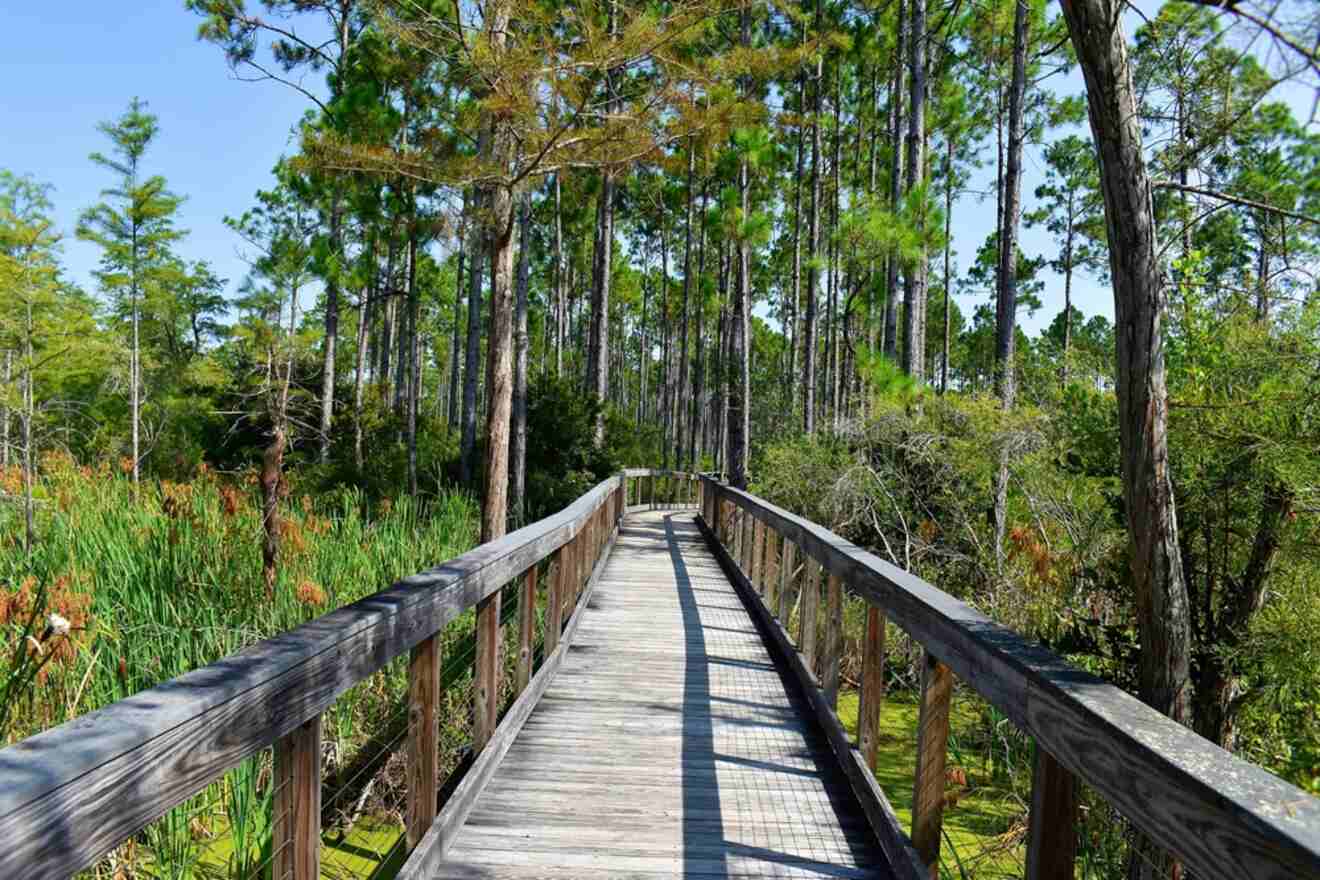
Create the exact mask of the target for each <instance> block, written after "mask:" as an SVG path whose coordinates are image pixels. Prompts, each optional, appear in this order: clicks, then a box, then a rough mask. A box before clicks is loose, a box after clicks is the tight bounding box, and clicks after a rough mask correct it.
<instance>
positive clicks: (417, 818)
mask: <svg viewBox="0 0 1320 880" xmlns="http://www.w3.org/2000/svg"><path fill="white" fill-rule="evenodd" d="M439 704H440V636H439V635H438V634H437V635H434V636H431V637H430V638H429V639H426V640H424V641H422V642H421V643H419V644H418V645H417V646H416V647H414V648H413V649H412V651H411V653H410V654H409V657H408V805H407V813H406V822H405V826H406V832H407V837H408V846H409V847H410V848H411V847H414V846H416V845H417V842H418V841H419V840H421V839H422V835H423V834H425V833H426V829H427V828H430V827H431V823H432V822H433V821H434V820H435V809H436V798H437V795H438V793H439V788H438V785H437V781H438V779H439V767H438V764H439V748H440V742H439V736H440V729H439V725H438V723H437V717H436V714H437V713H436V709H437V707H438V706H439Z"/></svg>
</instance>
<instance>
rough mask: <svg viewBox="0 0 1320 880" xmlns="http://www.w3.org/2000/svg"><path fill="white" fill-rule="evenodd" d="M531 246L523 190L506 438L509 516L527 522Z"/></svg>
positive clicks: (513, 522) (526, 198)
mask: <svg viewBox="0 0 1320 880" xmlns="http://www.w3.org/2000/svg"><path fill="white" fill-rule="evenodd" d="M530 249H531V199H530V197H529V196H528V195H527V194H524V195H523V197H522V199H521V204H520V205H519V210H518V280H517V297H516V302H515V305H514V315H513V335H514V340H513V344H514V362H513V404H512V406H513V416H512V417H513V427H512V433H511V436H510V438H509V520H510V524H511V525H512V526H513V527H514V528H520V527H522V525H523V523H524V522H526V510H525V505H526V494H527V492H526V486H527V348H528V338H527V282H528V277H527V274H528V251H529V250H530Z"/></svg>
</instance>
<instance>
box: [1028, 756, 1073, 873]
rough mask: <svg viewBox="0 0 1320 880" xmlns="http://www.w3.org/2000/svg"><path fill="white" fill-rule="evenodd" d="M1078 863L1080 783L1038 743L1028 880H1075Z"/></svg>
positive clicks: (1033, 785) (1029, 837) (1030, 818)
mask: <svg viewBox="0 0 1320 880" xmlns="http://www.w3.org/2000/svg"><path fill="white" fill-rule="evenodd" d="M1076 859H1077V780H1076V778H1075V777H1074V776H1073V775H1072V774H1071V773H1069V772H1068V770H1067V769H1066V768H1064V767H1063V765H1061V764H1060V763H1059V762H1058V761H1056V760H1054V756H1053V755H1051V754H1050V753H1049V752H1047V751H1045V749H1043V748H1041V746H1040V743H1036V760H1035V763H1034V765H1033V768H1032V773H1031V814H1030V815H1029V816H1028V817H1027V880H1053V878H1056V877H1072V876H1073V875H1074V864H1073V863H1074V862H1075V861H1076Z"/></svg>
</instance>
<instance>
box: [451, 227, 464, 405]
mask: <svg viewBox="0 0 1320 880" xmlns="http://www.w3.org/2000/svg"><path fill="white" fill-rule="evenodd" d="M466 255H467V251H466V250H465V249H464V247H463V231H462V230H461V228H460V232H459V235H458V253H457V254H456V255H455V262H456V263H457V266H456V271H455V275H454V328H453V333H452V334H451V336H450V342H449V412H448V414H447V418H446V421H447V422H448V424H449V429H450V430H451V431H452V430H453V429H455V428H457V427H458V385H459V382H458V377H459V373H460V372H461V370H462V367H461V365H460V364H461V362H460V361H459V352H460V351H461V350H462V348H463V342H462V335H461V333H460V328H461V327H462V326H463V259H464V257H465V256H466Z"/></svg>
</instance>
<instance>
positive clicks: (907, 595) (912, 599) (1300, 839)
mask: <svg viewBox="0 0 1320 880" xmlns="http://www.w3.org/2000/svg"><path fill="white" fill-rule="evenodd" d="M702 479H703V481H704V482H705V488H706V489H707V490H709V491H711V492H712V493H713V494H716V495H718V496H719V498H720V500H721V501H725V502H729V503H733V504H735V505H746V506H748V507H750V508H752V509H754V510H755V511H756V512H757V514H758V515H759V516H761V517H763V518H765V519H766V521H767V522H768V523H769V524H770V526H771V527H772V528H774V529H776V530H778V531H779V532H780V533H781V534H783V535H784V536H785V537H787V538H789V539H790V540H792V541H793V542H794V544H796V545H797V547H798V549H799V551H801V552H803V553H805V554H807V555H809V556H812V557H813V558H816V559H818V560H824V561H825V562H826V563H827V564H828V565H829V568H830V571H831V572H832V573H835V574H838V575H839V576H840V577H842V578H843V579H844V580H845V581H847V583H848V585H849V588H850V589H852V590H853V591H854V592H856V593H857V594H858V595H861V596H863V597H864V598H865V599H866V600H867V601H868V602H871V603H873V604H875V605H877V606H878V607H880V608H882V609H884V611H885V613H886V615H887V616H888V618H889V619H890V620H892V621H893V622H894V623H895V624H897V625H898V626H899V627H900V628H902V629H903V630H904V631H906V632H907V633H908V634H909V635H910V636H911V637H912V638H913V639H915V640H916V641H917V642H918V643H920V644H922V645H924V646H926V647H927V648H929V649H931V650H932V651H933V652H935V653H936V654H937V655H938V656H939V657H940V658H941V659H942V661H943V662H944V663H945V664H947V665H948V666H949V668H950V669H951V670H952V671H953V673H954V674H955V675H956V676H957V677H958V678H959V680H961V681H963V682H964V683H965V684H967V685H968V686H970V687H971V688H973V689H974V690H975V691H976V692H977V693H979V694H980V695H981V696H982V697H984V698H985V699H986V700H988V701H989V702H990V703H991V704H993V705H994V706H995V707H996V708H998V709H999V710H1000V711H1001V712H1003V713H1004V714H1005V715H1006V716H1008V718H1009V719H1010V720H1012V721H1013V722H1014V723H1015V724H1017V725H1018V727H1019V728H1021V729H1022V730H1023V731H1024V732H1026V733H1028V734H1029V735H1030V736H1032V737H1033V738H1034V739H1035V740H1036V741H1037V742H1038V743H1039V744H1040V745H1042V746H1043V747H1044V748H1045V749H1046V750H1047V751H1048V752H1049V753H1050V754H1052V755H1053V756H1054V757H1055V759H1056V760H1058V761H1059V763H1060V764H1061V765H1062V766H1064V767H1065V768H1067V769H1068V770H1070V771H1071V772H1072V773H1073V774H1074V775H1076V776H1077V777H1078V779H1079V780H1081V781H1082V782H1084V783H1085V784H1086V785H1088V786H1090V787H1092V788H1094V789H1095V790H1096V791H1097V793H1098V794H1100V795H1101V796H1102V797H1104V798H1105V799H1106V800H1107V801H1109V802H1110V803H1111V804H1113V805H1114V806H1115V807H1116V808H1117V809H1118V810H1119V811H1120V812H1122V813H1123V814H1124V815H1125V816H1127V817H1129V819H1131V820H1132V821H1133V823H1134V824H1135V825H1137V827H1138V828H1140V829H1141V830H1142V831H1143V832H1144V833H1145V834H1147V835H1149V836H1151V837H1152V838H1153V839H1155V840H1156V841H1157V842H1158V843H1159V844H1160V845H1161V846H1162V847H1164V848H1165V849H1168V850H1170V851H1172V852H1174V853H1175V854H1176V855H1177V856H1178V857H1179V858H1180V859H1181V860H1182V861H1183V862H1185V863H1186V864H1187V865H1188V867H1190V868H1192V869H1193V871H1194V872H1195V873H1196V875H1197V876H1199V877H1206V878H1210V877H1214V878H1221V880H1248V878H1274V877H1298V876H1318V877H1320V799H1316V798H1311V797H1309V796H1307V795H1306V794H1305V793H1304V792H1302V791H1301V790H1300V789H1298V788H1296V787H1294V786H1291V785H1289V784H1287V783H1285V782H1283V781H1282V780H1280V779H1278V778H1277V777H1275V776H1272V775H1271V774H1269V773H1268V772H1266V771H1265V770H1263V769H1261V768H1259V767H1255V766H1253V765H1251V764H1248V763H1247V762H1245V761H1242V760H1241V759H1238V758H1236V757H1234V756H1232V755H1230V754H1228V753H1227V752H1225V751H1224V750H1223V749H1220V748H1218V747H1217V746H1215V745H1213V744H1212V743H1210V742H1208V741H1206V740H1204V739H1202V738H1201V737H1199V736H1197V735H1196V734H1195V733H1194V732H1192V731H1191V730H1188V729H1187V728H1185V727H1183V726H1182V725H1179V724H1176V723H1174V722H1172V721H1170V720H1169V719H1168V718H1166V717H1164V716H1163V715H1161V714H1159V713H1158V712H1156V711H1155V710H1153V709H1151V708H1150V707H1148V706H1146V705H1145V704H1144V703H1142V702H1141V701H1139V700H1137V699H1136V698H1135V697H1132V696H1130V695H1128V694H1126V693H1124V692H1123V691H1121V690H1119V689H1118V688H1115V687H1113V686H1112V685H1109V684H1107V683H1106V682H1103V681H1101V680H1100V679H1098V678H1096V677H1095V676H1093V675H1090V674H1088V673H1086V672H1084V671H1082V670H1079V669H1077V668H1076V667H1074V666H1072V665H1071V664H1069V663H1067V662H1066V661H1064V660H1063V659H1062V658H1060V657H1058V656H1057V655H1055V654H1053V653H1052V652H1050V651H1048V650H1046V649H1045V648H1043V647H1041V646H1040V645H1037V644H1033V643H1031V642H1028V641H1027V640H1026V639H1023V638H1022V637H1020V636H1019V635H1017V634H1016V633H1014V632H1013V631H1012V630H1010V629H1008V628H1007V627H1005V626H1002V625H1000V624H998V623H996V622H994V621H993V620H990V619H989V618H987V617H986V616H985V615H983V614H981V613H980V612H978V611H976V610H975V609H973V608H971V607H970V606H968V605H967V604H966V603H963V602H960V601H958V600H957V599H954V598H953V597H952V596H949V595H948V594H946V593H943V592H941V591H940V590H938V589H936V588H935V587H933V586H931V585H930V584H928V583H926V582H925V581H923V580H921V579H920V578H918V577H916V576H915V575H912V574H910V573H908V572H905V571H903V570H901V569H899V568H897V567H896V566H894V565H891V564H890V563H888V562H886V561H884V560H882V559H880V558H879V557H877V556H875V555H874V554H872V553H869V552H867V551H865V550H863V549H861V548H860V547H857V546H856V545H854V544H851V543H850V542H848V541H846V540H844V539H843V538H840V537H839V536H838V535H835V534H834V533H832V532H830V531H829V530H827V529H824V528H822V527H820V526H817V525H815V524H814V523H811V522H809V521H807V520H804V519H802V518H801V517H798V516H796V515H794V514H792V513H789V512H788V511H785V510H782V509H781V508H778V507H776V506H775V505H773V504H770V503H769V502H767V501H764V500H762V499H759V498H756V497H755V496H753V495H750V494H748V493H746V492H742V491H740V490H737V489H733V488H731V487H728V486H724V485H720V484H719V483H716V482H714V481H713V480H711V479H710V478H709V477H704V476H703V477H702ZM1134 779H1140V780H1142V781H1143V785H1142V786H1140V787H1139V788H1138V787H1136V786H1133V785H1132V784H1131V780H1134ZM1151 791H1158V792H1160V798H1159V799H1158V801H1156V802H1154V803H1152V802H1151V800H1150V797H1149V792H1151ZM1279 804H1287V805H1288V806H1287V808H1286V809H1284V808H1282V807H1278V806H1275V805H1279Z"/></svg>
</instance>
